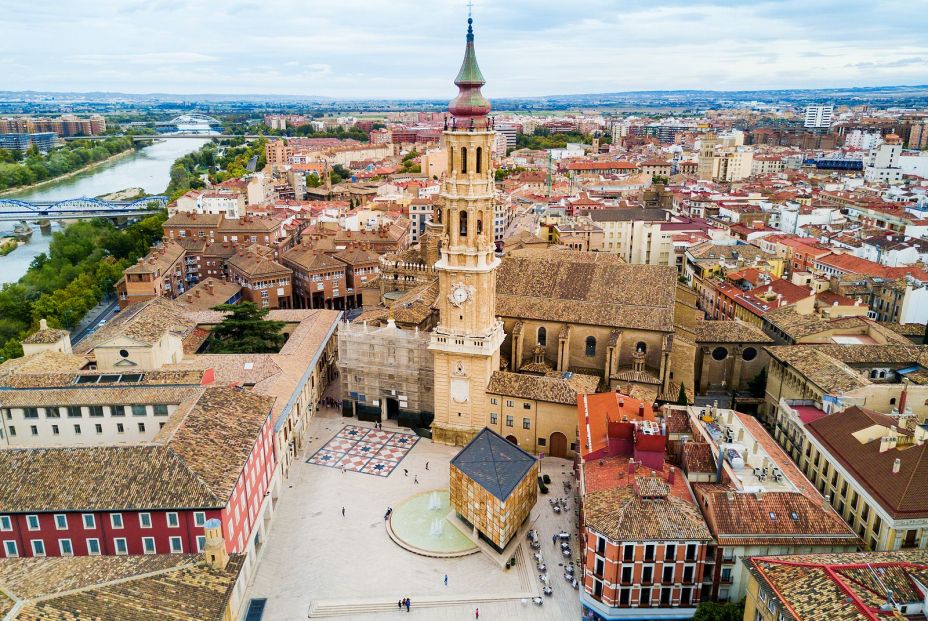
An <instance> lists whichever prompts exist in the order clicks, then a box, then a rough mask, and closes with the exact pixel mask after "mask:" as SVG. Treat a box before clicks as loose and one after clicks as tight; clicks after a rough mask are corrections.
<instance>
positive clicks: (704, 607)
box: [693, 602, 744, 621]
mask: <svg viewBox="0 0 928 621" xmlns="http://www.w3.org/2000/svg"><path fill="white" fill-rule="evenodd" d="M743 618H744V602H739V603H737V604H733V603H731V602H726V603H724V604H717V603H715V602H703V603H701V604H699V608H697V609H696V614H695V615H693V621H741V620H742V619H743Z"/></svg>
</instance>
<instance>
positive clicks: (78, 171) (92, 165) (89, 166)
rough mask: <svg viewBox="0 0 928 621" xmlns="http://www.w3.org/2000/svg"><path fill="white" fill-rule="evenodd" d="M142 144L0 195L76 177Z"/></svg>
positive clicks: (131, 152)
mask: <svg viewBox="0 0 928 621" xmlns="http://www.w3.org/2000/svg"><path fill="white" fill-rule="evenodd" d="M143 146H148V145H136V146H135V147H134V148H132V149H126V150H125V151H120V152H119V153H116V154H114V155H111V156H109V157H108V158H106V159H105V160H100V161H99V162H91V163H89V164H87V165H86V166H81V167H80V168H76V169H74V170H72V171H70V172H66V173H65V174H63V175H58V176H57V177H53V178H51V179H45V180H44V181H39V182H38V183H32V184H30V185H20V186H16V187H15V188H10V189H8V190H3V191H0V196H8V195H10V194H21V193H22V192H31V191H32V190H38V189H40V188H43V187H45V186H48V185H52V184H54V183H58V182H60V181H64V180H65V179H68V178H70V177H76V176H77V175H80V174H81V173H86V172H89V171H91V170H93V169H95V168H99V167H100V166H104V165H106V164H112V163H113V162H115V161H117V160H121V159H122V158H124V157H128V156H129V155H132V154H133V153H135V152H136V151H138V150H139V149H140V148H142V147H143Z"/></svg>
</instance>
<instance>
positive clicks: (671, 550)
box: [664, 543, 677, 561]
mask: <svg viewBox="0 0 928 621" xmlns="http://www.w3.org/2000/svg"><path fill="white" fill-rule="evenodd" d="M676 558H677V546H675V545H673V544H672V543H668V544H667V546H666V547H665V548H664V560H665V561H672V560H674V559H676Z"/></svg>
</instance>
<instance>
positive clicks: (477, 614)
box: [474, 608, 480, 619]
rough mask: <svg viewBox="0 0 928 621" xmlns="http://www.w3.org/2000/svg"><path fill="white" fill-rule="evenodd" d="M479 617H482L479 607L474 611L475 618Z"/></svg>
mask: <svg viewBox="0 0 928 621" xmlns="http://www.w3.org/2000/svg"><path fill="white" fill-rule="evenodd" d="M479 618H480V609H479V608H478V609H477V610H475V611H474V619H479Z"/></svg>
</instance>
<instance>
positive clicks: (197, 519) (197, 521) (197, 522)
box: [193, 511, 206, 526]
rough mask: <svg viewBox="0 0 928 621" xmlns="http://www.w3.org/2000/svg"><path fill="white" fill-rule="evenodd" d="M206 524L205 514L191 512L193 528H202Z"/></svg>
mask: <svg viewBox="0 0 928 621" xmlns="http://www.w3.org/2000/svg"><path fill="white" fill-rule="evenodd" d="M204 524H206V514H205V513H204V512H202V511H194V512H193V525H194V526H203V525H204Z"/></svg>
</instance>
